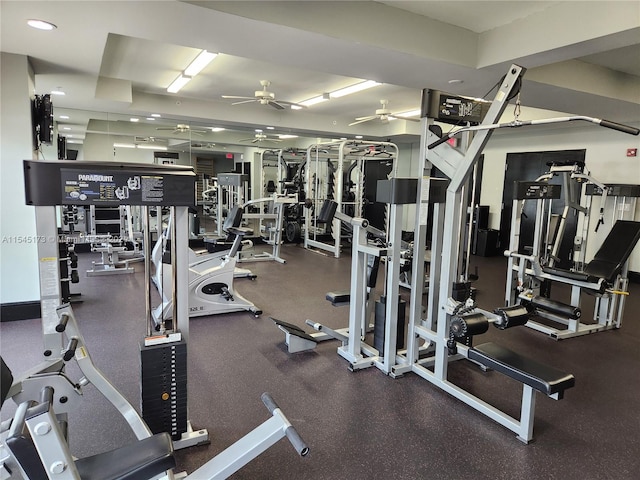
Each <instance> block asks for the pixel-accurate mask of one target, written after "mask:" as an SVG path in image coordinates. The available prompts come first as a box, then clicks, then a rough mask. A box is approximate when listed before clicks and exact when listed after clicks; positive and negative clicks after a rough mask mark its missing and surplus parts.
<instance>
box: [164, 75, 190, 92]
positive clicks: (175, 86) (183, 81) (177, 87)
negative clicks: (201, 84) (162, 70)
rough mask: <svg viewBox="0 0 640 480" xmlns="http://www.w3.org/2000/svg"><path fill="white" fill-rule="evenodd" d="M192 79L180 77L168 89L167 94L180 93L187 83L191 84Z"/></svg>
mask: <svg viewBox="0 0 640 480" xmlns="http://www.w3.org/2000/svg"><path fill="white" fill-rule="evenodd" d="M189 80H191V77H185V76H184V75H182V74H180V75H178V78H176V79H175V80H174V81H173V83H172V84H171V85H169V86H168V87H167V92H169V93H178V92H179V91H180V89H181V88H182V87H184V86H185V85H186V84H187V83H189Z"/></svg>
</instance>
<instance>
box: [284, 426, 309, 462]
mask: <svg viewBox="0 0 640 480" xmlns="http://www.w3.org/2000/svg"><path fill="white" fill-rule="evenodd" d="M284 434H285V435H286V436H287V438H288V439H289V441H290V442H291V445H293V448H295V450H296V452H298V455H300V456H301V457H304V456H306V455H307V454H308V453H309V447H308V446H307V444H306V443H305V441H304V440H303V439H302V437H301V436H300V434H299V433H298V431H297V430H296V427H294V426H291V427H288V428H287V429H286V430H285V431H284Z"/></svg>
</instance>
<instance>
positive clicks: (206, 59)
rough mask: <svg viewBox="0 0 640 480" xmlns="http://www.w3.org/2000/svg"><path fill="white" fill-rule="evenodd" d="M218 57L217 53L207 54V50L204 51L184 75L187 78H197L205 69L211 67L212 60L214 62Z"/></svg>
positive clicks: (186, 69)
mask: <svg viewBox="0 0 640 480" xmlns="http://www.w3.org/2000/svg"><path fill="white" fill-rule="evenodd" d="M217 56H218V54H217V53H211V52H207V51H206V50H203V51H202V52H200V54H199V55H198V56H197V57H196V59H195V60H194V61H193V62H191V63H190V64H189V66H188V67H187V68H185V69H184V72H183V73H184V74H185V75H186V76H187V77H195V76H196V75H197V74H199V73H200V72H201V71H202V69H203V68H204V67H206V66H207V65H209V63H210V62H211V60H213V59H214V58H216V57H217Z"/></svg>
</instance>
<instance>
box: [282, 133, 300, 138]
mask: <svg viewBox="0 0 640 480" xmlns="http://www.w3.org/2000/svg"><path fill="white" fill-rule="evenodd" d="M278 137H280V138H282V139H287V138H298V135H288V134H282V135H278Z"/></svg>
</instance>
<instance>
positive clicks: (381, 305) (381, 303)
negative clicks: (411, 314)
mask: <svg viewBox="0 0 640 480" xmlns="http://www.w3.org/2000/svg"><path fill="white" fill-rule="evenodd" d="M386 304H387V297H384V296H382V297H380V300H378V301H376V310H375V320H374V324H373V348H375V349H376V350H378V352H380V353H382V352H383V351H384V328H385V323H386V317H387V311H386V308H387V305H386ZM406 309H407V302H405V301H404V300H403V299H402V298H400V297H398V329H397V332H396V333H397V337H396V348H397V349H398V350H399V349H401V348H402V347H404V321H405V311H406Z"/></svg>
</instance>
